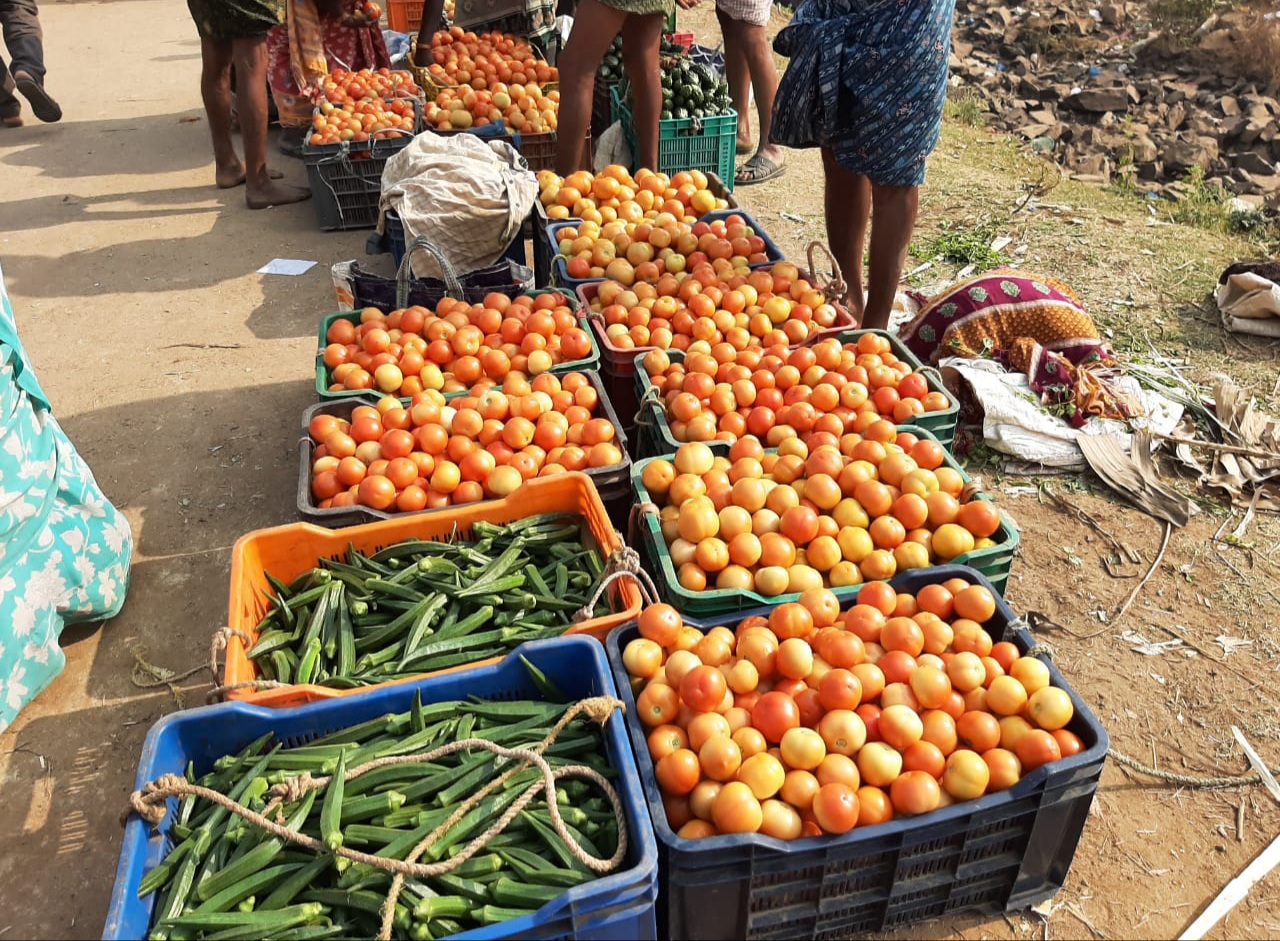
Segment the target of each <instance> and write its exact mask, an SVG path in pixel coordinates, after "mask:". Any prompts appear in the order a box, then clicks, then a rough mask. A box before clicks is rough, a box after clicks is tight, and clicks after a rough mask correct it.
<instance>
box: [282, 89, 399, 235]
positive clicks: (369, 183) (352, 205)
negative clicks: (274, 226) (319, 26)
mask: <svg viewBox="0 0 1280 941" xmlns="http://www.w3.org/2000/svg"><path fill="white" fill-rule="evenodd" d="M413 110H414V115H415V117H414V128H415V133H414V134H410V133H407V132H400V133H399V135H398V136H396V137H387V138H380V139H375V140H367V141H359V142H355V141H345V142H343V143H341V144H311V143H304V144H303V145H302V162H303V163H304V164H305V165H306V168H307V182H308V183H309V184H310V185H311V204H312V205H313V206H314V207H315V210H316V223H317V224H318V225H319V226H320V228H321V229H323V230H325V231H333V230H340V229H372V228H374V227H375V226H377V224H378V203H379V201H380V199H381V198H382V171H383V169H384V168H385V167H386V165H387V160H389V159H390V158H391V157H393V156H395V155H396V154H397V153H399V152H400V151H402V150H404V149H405V148H406V147H408V146H409V142H410V141H411V140H413V138H414V136H415V134H416V129H420V128H421V127H422V103H421V102H420V101H418V100H417V99H416V98H415V99H414V105H413Z"/></svg>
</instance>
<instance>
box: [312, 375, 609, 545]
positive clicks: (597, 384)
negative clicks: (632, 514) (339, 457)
mask: <svg viewBox="0 0 1280 941" xmlns="http://www.w3.org/2000/svg"><path fill="white" fill-rule="evenodd" d="M577 371H578V372H581V373H582V374H583V375H585V376H586V377H587V380H588V382H590V384H591V387H592V388H593V389H595V390H596V395H597V396H598V398H599V403H600V405H601V406H602V408H603V410H604V414H603V416H601V417H604V418H607V419H608V420H609V421H610V423H612V425H613V429H614V434H615V435H616V436H617V444H618V448H619V450H620V451H621V452H622V460H621V461H619V462H618V463H616V464H609V465H606V466H604V467H591V468H587V469H586V470H582V471H567V473H580V474H582V475H583V476H584V477H586V478H587V479H588V480H590V481H591V482H592V484H593V485H595V487H596V489H597V490H600V489H601V488H602V487H620V488H621V489H622V490H623V491H627V490H629V484H628V481H629V479H630V474H631V466H632V463H633V458H632V456H631V451H630V449H629V448H628V447H627V432H626V428H625V426H624V425H623V423H622V420H621V419H620V418H619V417H618V413H617V411H616V410H615V409H614V407H613V402H612V401H610V398H609V395H608V393H607V391H606V390H605V386H604V377H603V376H602V375H601V374H600V372H599V370H595V369H582V370H577ZM463 394H465V393H458V395H463ZM457 397H458V396H457V395H455V396H454V398H455V399H456V398H457ZM375 401H376V400H375V399H373V398H372V397H370V396H368V395H363V396H346V397H344V398H342V399H339V400H333V399H329V400H327V401H321V402H317V403H315V404H313V405H309V406H307V408H305V409H304V410H303V412H302V434H301V438H300V439H299V441H298V495H297V504H298V513H299V514H301V515H302V516H303V518H304V519H307V520H308V521H309V522H318V521H320V520H325V519H349V518H352V517H357V516H358V517H361V518H362V520H363V521H365V522H374V521H377V520H388V519H405V518H407V517H410V516H423V515H430V514H433V513H439V512H441V511H445V510H449V509H452V508H454V507H455V504H450V505H449V506H443V507H437V508H435V509H426V510H412V511H407V512H406V511H397V512H394V513H392V512H388V511H386V510H375V509H373V508H372V507H365V506H358V505H357V506H350V507H327V508H324V507H319V506H316V505H315V504H314V503H313V502H311V501H312V496H311V466H310V458H311V455H312V453H313V452H314V451H315V448H316V444H315V442H314V441H312V440H311V434H310V423H311V419H312V418H314V417H315V416H316V415H319V414H323V412H324V409H326V408H342V407H344V406H346V405H347V404H350V405H351V406H352V408H355V407H356V406H358V405H372V404H375ZM401 401H402V402H403V401H404V400H401ZM615 475H617V476H620V478H621V479H619V480H606V481H605V482H604V483H601V482H600V479H601V478H606V477H614V476H615ZM531 479H533V480H540V479H542V478H537V477H535V478H531ZM527 483H528V481H525V483H524V484H521V487H523V486H525V484H527ZM515 492H516V493H519V488H517V490H516V491H515ZM304 499H305V500H306V501H307V502H306V503H305V504H304V503H303V500H304ZM503 499H505V498H503ZM601 499H602V500H603V497H602V498H601ZM480 502H481V503H488V502H492V501H491V500H490V499H485V500H481V501H480ZM322 514H328V515H327V516H326V515H322ZM333 525H335V526H337V527H338V528H344V527H345V526H347V525H359V524H343V523H335V524H333Z"/></svg>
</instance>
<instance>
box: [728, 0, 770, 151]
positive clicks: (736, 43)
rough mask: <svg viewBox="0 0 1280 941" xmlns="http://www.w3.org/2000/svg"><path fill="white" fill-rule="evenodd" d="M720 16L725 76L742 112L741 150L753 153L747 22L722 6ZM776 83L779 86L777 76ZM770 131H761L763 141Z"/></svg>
mask: <svg viewBox="0 0 1280 941" xmlns="http://www.w3.org/2000/svg"><path fill="white" fill-rule="evenodd" d="M716 19H717V20H719V21H720V35H721V36H723V37H724V76H725V80H726V81H727V82H728V83H729V97H730V98H731V99H732V100H733V110H734V111H736V112H738V146H737V150H738V153H740V154H749V153H751V150H752V144H751V114H750V112H749V110H748V107H747V106H748V103H749V102H750V101H751V81H752V76H751V70H750V67H749V65H748V64H747V52H746V45H745V42H744V40H745V36H744V33H745V28H746V27H747V24H746V23H743V22H741V21H740V20H735V19H734V18H733V17H731V16H730V15H729V14H728V13H726V12H725V11H724V10H722V9H720V7H719V6H717V7H716ZM774 84H775V85H777V76H776V75H775V76H774ZM770 101H772V98H770ZM766 130H767V129H766ZM766 130H762V131H761V133H760V140H762V141H764V140H768V135H767V133H766Z"/></svg>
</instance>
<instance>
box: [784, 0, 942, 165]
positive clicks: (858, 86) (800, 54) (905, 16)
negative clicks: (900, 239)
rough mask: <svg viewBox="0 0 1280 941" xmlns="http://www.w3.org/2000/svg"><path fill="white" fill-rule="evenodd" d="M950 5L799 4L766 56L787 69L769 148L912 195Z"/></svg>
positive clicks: (932, 127) (931, 1)
mask: <svg viewBox="0 0 1280 941" xmlns="http://www.w3.org/2000/svg"><path fill="white" fill-rule="evenodd" d="M954 11H955V0H805V2H803V3H801V4H800V7H799V9H798V10H797V11H796V15H795V18H794V19H792V21H791V23H790V24H789V25H787V26H786V27H785V28H784V29H783V30H782V31H781V32H780V33H778V36H777V38H776V39H775V40H774V43H773V47H774V49H775V50H777V52H778V53H779V54H780V55H784V56H787V57H788V58H790V59H791V62H790V63H789V64H788V66H787V70H786V72H785V73H784V74H783V76H782V80H781V81H780V82H779V84H778V95H777V98H776V99H775V100H774V105H773V126H772V130H771V131H770V134H769V139H770V141H771V142H772V143H775V144H781V145H782V146H784V147H793V148H805V147H828V148H830V149H831V151H832V153H833V154H834V155H835V159H836V162H837V163H839V164H840V166H842V167H844V168H845V169H847V170H850V171H852V172H854V173H861V174H863V175H865V176H867V177H868V178H869V179H870V180H871V182H873V183H876V184H879V185H881V186H919V185H920V184H921V183H923V182H924V165H925V159H926V158H927V157H928V156H929V154H930V153H932V152H933V148H934V147H935V146H936V145H937V143H938V133H939V131H940V129H941V126H942V106H943V103H944V102H945V101H946V96H947V59H948V55H949V53H950V42H951V17H952V14H953V13H954Z"/></svg>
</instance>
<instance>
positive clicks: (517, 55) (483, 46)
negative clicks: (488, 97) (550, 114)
mask: <svg viewBox="0 0 1280 941" xmlns="http://www.w3.org/2000/svg"><path fill="white" fill-rule="evenodd" d="M431 58H432V59H433V60H434V61H433V62H432V63H431V64H430V65H429V66H427V72H428V74H430V75H431V77H432V78H433V79H435V80H436V81H437V82H438V83H439V84H441V85H467V86H470V87H471V88H473V89H475V90H476V91H484V90H485V89H490V88H493V87H494V86H495V85H496V84H499V83H506V84H512V83H514V84H517V85H524V84H526V83H529V82H535V83H537V84H541V85H545V84H546V83H548V82H556V81H559V80H560V73H559V71H558V70H557V69H556V67H555V66H554V65H550V64H548V63H547V61H546V60H545V59H543V58H542V57H541V56H539V55H538V54H537V52H536V51H535V50H534V48H533V46H531V45H529V43H528V41H527V40H524V39H519V38H517V37H515V36H512V35H511V34H509V33H496V32H490V33H481V34H480V35H478V36H477V35H476V34H475V33H472V32H467V31H466V30H463V29H462V28H461V27H459V26H454V27H451V28H449V29H442V30H439V31H437V32H436V34H435V35H434V36H433V37H432V39H431Z"/></svg>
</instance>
